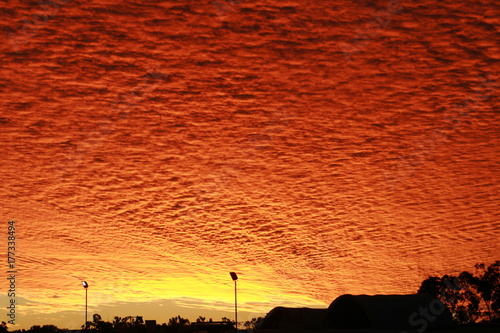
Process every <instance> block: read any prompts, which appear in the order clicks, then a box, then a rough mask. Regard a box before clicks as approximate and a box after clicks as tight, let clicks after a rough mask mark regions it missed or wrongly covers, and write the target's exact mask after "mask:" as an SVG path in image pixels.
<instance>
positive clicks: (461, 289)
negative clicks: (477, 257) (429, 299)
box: [418, 261, 500, 324]
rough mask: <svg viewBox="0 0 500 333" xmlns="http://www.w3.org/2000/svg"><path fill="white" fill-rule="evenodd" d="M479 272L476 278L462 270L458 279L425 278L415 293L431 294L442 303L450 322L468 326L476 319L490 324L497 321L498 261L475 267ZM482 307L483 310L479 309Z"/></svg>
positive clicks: (499, 311)
mask: <svg viewBox="0 0 500 333" xmlns="http://www.w3.org/2000/svg"><path fill="white" fill-rule="evenodd" d="M475 267H476V269H478V270H482V272H481V274H480V275H479V276H474V275H473V274H472V273H470V272H467V271H464V272H462V273H460V274H459V275H458V276H452V275H444V276H443V277H441V278H440V277H437V276H430V277H428V278H427V279H425V280H424V281H423V282H422V284H421V286H420V288H419V290H418V293H420V294H421V293H426V294H431V295H433V296H434V297H436V298H437V299H439V300H440V301H441V302H443V304H445V305H446V306H447V307H448V309H449V310H450V312H451V314H452V317H453V320H454V321H455V322H456V323H458V324H469V323H474V322H477V321H478V320H480V319H483V320H488V321H490V322H493V321H494V320H498V319H500V261H496V262H495V263H493V264H492V265H490V266H489V267H488V268H486V267H485V265H484V264H477V265H476V266H475ZM483 308H485V310H482V309H483Z"/></svg>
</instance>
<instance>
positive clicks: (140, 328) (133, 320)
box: [0, 313, 261, 333]
mask: <svg viewBox="0 0 500 333" xmlns="http://www.w3.org/2000/svg"><path fill="white" fill-rule="evenodd" d="M259 319H261V318H260V317H259V318H252V320H249V321H245V322H243V323H242V324H243V326H244V327H245V329H250V330H251V329H254V328H255V326H256V323H257V322H258V321H259ZM195 322H196V323H197V324H203V323H206V324H212V323H213V324H217V323H218V324H219V325H224V324H226V325H227V327H234V324H235V322H234V321H231V320H230V319H229V318H226V317H222V319H221V320H220V321H218V322H214V321H213V320H212V318H210V319H208V320H207V319H206V317H202V316H199V317H198V318H197V319H196V321H195ZM188 325H191V322H190V321H189V319H187V318H183V317H181V316H175V317H172V318H170V319H169V320H168V323H163V324H155V325H154V326H151V325H147V322H144V321H143V319H142V317H133V316H127V317H115V318H114V320H113V321H112V322H109V321H104V320H102V318H101V316H100V315H99V314H97V313H96V314H94V315H93V320H92V321H88V322H87V323H86V325H82V327H81V333H85V331H98V332H102V333H150V332H155V333H173V332H179V331H183V330H182V328H183V327H185V326H188ZM66 331H67V330H66V329H60V328H58V327H57V326H55V325H43V326H39V325H35V326H32V327H31V328H30V329H28V330H24V329H22V330H15V331H12V333H66ZM7 332H8V328H7V325H6V323H5V322H2V324H1V326H0V333H7Z"/></svg>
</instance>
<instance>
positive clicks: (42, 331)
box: [27, 325, 64, 333]
mask: <svg viewBox="0 0 500 333" xmlns="http://www.w3.org/2000/svg"><path fill="white" fill-rule="evenodd" d="M27 332H30V333H62V332H64V331H63V330H62V329H60V328H58V327H57V326H55V325H43V326H40V325H34V326H31V328H30V329H29V330H28V331H27Z"/></svg>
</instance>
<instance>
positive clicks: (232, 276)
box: [229, 272, 238, 331]
mask: <svg viewBox="0 0 500 333" xmlns="http://www.w3.org/2000/svg"><path fill="white" fill-rule="evenodd" d="M229 275H231V279H233V281H234V320H235V321H236V331H238V297H237V295H238V294H237V292H236V281H238V275H236V273H235V272H231V273H229Z"/></svg>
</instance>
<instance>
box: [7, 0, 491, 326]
mask: <svg viewBox="0 0 500 333" xmlns="http://www.w3.org/2000/svg"><path fill="white" fill-rule="evenodd" d="M0 12H1V16H2V18H3V20H2V21H1V22H0V26H1V29H0V32H1V34H0V36H1V37H0V38H1V39H2V41H1V43H0V44H1V45H2V46H1V52H0V56H1V62H0V63H1V65H0V68H1V73H2V76H1V78H2V79H1V81H0V112H1V114H0V128H1V140H2V145H1V148H0V149H1V155H2V163H1V166H0V168H1V176H0V177H1V183H2V189H1V191H0V197H1V203H2V204H1V205H0V216H1V217H2V220H3V221H4V224H5V231H6V230H7V222H8V221H10V220H15V221H16V227H17V254H16V255H17V260H18V276H17V290H18V291H19V294H18V296H17V300H18V303H19V306H18V318H17V321H16V322H17V325H18V326H16V328H29V327H30V326H31V325H35V324H40V325H42V324H56V325H57V326H59V327H64V328H78V327H80V326H81V325H82V324H83V320H84V312H83V311H84V303H83V302H84V296H85V293H84V289H83V288H82V285H81V282H80V281H82V280H85V281H87V282H88V283H89V291H88V292H89V311H90V312H89V313H91V314H93V313H99V314H101V316H102V317H103V319H104V320H108V317H109V318H110V319H112V318H113V317H114V316H128V315H133V316H136V315H143V316H144V317H145V319H156V320H158V321H159V322H164V321H168V318H170V317H173V316H175V315H178V314H180V315H183V316H186V317H189V318H190V319H192V320H194V319H196V318H197V317H198V316H199V315H203V316H206V317H207V318H208V317H213V318H214V320H218V319H220V318H221V317H223V316H226V317H230V318H232V316H233V312H232V311H233V306H234V304H233V302H234V294H233V292H234V289H233V288H234V285H233V281H232V280H231V278H230V276H229V272H236V273H237V274H238V277H239V280H238V286H239V307H240V311H241V315H239V319H240V320H248V319H250V318H251V317H256V316H263V315H265V314H266V313H267V312H268V311H269V310H271V309H272V308H273V307H275V306H297V307H302V306H308V307H321V308H326V307H327V306H328V305H329V304H330V302H332V301H333V300H334V299H335V298H336V297H338V296H340V295H342V294H345V293H351V294H362V293H364V294H388V293H395V294H406V293H414V292H416V290H417V289H418V287H419V285H420V282H421V281H422V280H423V279H425V278H426V277H427V276H429V275H439V276H441V275H443V274H452V273H456V272H458V271H462V270H470V269H472V268H473V265H474V264H476V263H478V262H484V263H486V264H490V263H491V262H493V261H494V260H498V259H499V258H498V253H499V250H500V248H499V244H500V243H499V231H500V222H499V219H498V201H499V197H498V193H499V183H498V179H499V171H498V170H500V166H499V158H498V157H499V149H498V147H499V136H498V133H499V132H500V131H499V130H500V128H499V124H500V121H499V119H498V118H499V114H498V109H499V105H498V55H499V52H498V51H499V49H498V15H499V11H498V5H497V4H496V2H495V1H493V0H491V1H490V0H481V1H467V0H460V1H439V2H436V1H430V0H429V1H399V2H398V1H378V0H375V1H361V2H359V1H358V2H355V3H353V2H351V1H326V2H318V1H316V2H314V1H312V2H311V1H302V0H297V1H285V2H283V1H271V0H262V1H261V0H258V1H229V0H220V1H212V0H207V1H202V0H200V1H152V0H150V1H138V0H137V1H115V0H94V1H77V0H73V1H63V0H60V1H59V0H54V1H46V2H43V1H42V3H41V4H39V3H37V2H30V1H24V0H23V1H21V0H13V1H7V2H4V4H3V5H2V6H1V8H0ZM4 239H5V240H6V236H4ZM2 244H3V243H2ZM5 265H7V263H5ZM4 283H5V286H4V290H7V289H6V288H7V285H6V284H7V280H5V279H4ZM0 300H1V304H7V303H6V302H8V299H7V297H6V294H5V293H1V296H0ZM2 308H4V310H2V311H4V312H3V313H6V312H5V307H4V306H2Z"/></svg>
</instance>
